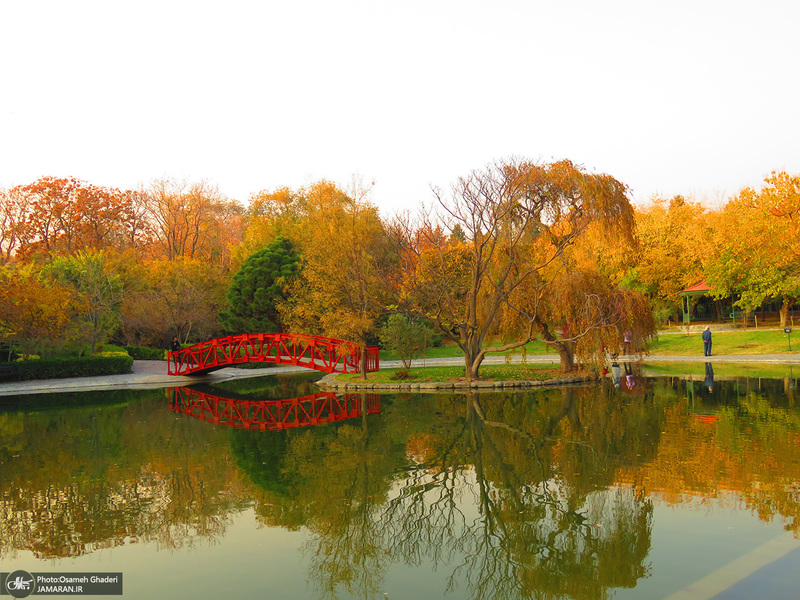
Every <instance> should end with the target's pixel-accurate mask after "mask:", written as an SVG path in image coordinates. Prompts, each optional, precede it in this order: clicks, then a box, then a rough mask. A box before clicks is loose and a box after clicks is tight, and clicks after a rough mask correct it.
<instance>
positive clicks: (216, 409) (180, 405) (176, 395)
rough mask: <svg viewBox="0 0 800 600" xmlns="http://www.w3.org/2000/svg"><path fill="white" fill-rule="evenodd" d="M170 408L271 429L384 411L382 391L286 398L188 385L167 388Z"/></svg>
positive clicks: (243, 426) (218, 422) (216, 422)
mask: <svg viewBox="0 0 800 600" xmlns="http://www.w3.org/2000/svg"><path fill="white" fill-rule="evenodd" d="M167 393H168V395H169V408H170V410H173V411H175V412H179V413H183V414H185V415H189V416H192V417H195V418H197V419H200V420H202V421H208V422H209V423H213V424H214V425H221V426H223V427H235V428H237V429H256V430H266V429H271V430H274V431H279V430H282V429H290V428H293V427H308V426H310V425H324V424H326V423H334V422H336V421H343V420H345V419H354V418H356V417H360V416H362V415H363V414H364V408H366V414H368V415H374V414H378V413H379V412H381V397H380V395H379V394H363V393H344V394H337V393H335V392H319V393H317V394H310V395H308V396H300V397H299V398H288V399H285V400H238V399H234V398H223V397H220V396H215V395H214V394H208V393H206V392H200V391H197V390H194V389H192V388H188V387H174V388H169V389H168V390H167Z"/></svg>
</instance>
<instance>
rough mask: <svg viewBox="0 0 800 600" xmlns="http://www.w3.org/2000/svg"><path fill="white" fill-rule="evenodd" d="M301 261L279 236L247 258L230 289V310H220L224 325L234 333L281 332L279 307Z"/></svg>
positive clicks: (290, 246)
mask: <svg viewBox="0 0 800 600" xmlns="http://www.w3.org/2000/svg"><path fill="white" fill-rule="evenodd" d="M298 261H299V258H298V255H297V252H295V250H294V246H292V243H291V242H290V241H289V240H287V239H286V238H283V237H280V236H279V237H277V238H275V239H274V240H273V241H272V242H270V244H269V245H268V246H267V247H266V248H264V249H263V250H259V251H258V252H256V253H254V254H252V255H251V256H250V257H249V258H248V259H247V260H245V262H244V264H243V265H242V267H241V268H240V269H239V271H238V272H237V273H236V275H234V277H233V282H232V283H231V286H230V287H229V288H228V292H227V300H228V309H227V310H226V311H225V312H222V313H220V322H221V323H222V326H223V328H224V329H225V330H226V331H228V332H232V333H272V332H276V331H281V330H282V329H283V326H282V322H281V319H280V315H279V314H278V308H277V306H278V304H280V303H281V302H284V301H285V300H286V298H287V291H288V287H289V285H290V284H291V282H292V279H293V278H294V277H295V276H296V275H297V270H298Z"/></svg>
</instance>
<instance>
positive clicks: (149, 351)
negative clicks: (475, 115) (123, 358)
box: [125, 346, 167, 360]
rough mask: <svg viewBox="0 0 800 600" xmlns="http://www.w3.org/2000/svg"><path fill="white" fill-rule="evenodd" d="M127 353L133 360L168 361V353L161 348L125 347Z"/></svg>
mask: <svg viewBox="0 0 800 600" xmlns="http://www.w3.org/2000/svg"><path fill="white" fill-rule="evenodd" d="M125 351H126V352H127V353H128V354H129V355H130V356H131V358H133V360H166V358H167V351H166V350H162V349H160V348H145V347H144V346H125Z"/></svg>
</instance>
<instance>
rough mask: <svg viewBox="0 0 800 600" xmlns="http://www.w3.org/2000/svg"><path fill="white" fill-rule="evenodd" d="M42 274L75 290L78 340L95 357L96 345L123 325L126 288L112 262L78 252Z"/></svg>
mask: <svg viewBox="0 0 800 600" xmlns="http://www.w3.org/2000/svg"><path fill="white" fill-rule="evenodd" d="M42 272H43V274H44V275H46V276H49V277H51V278H53V279H54V280H55V281H57V282H58V283H60V284H61V285H64V286H68V287H71V288H73V289H74V290H75V292H76V294H77V295H78V297H79V298H80V300H81V302H80V303H79V305H78V307H77V310H76V314H75V316H74V320H75V321H77V322H79V323H80V327H79V328H78V330H79V331H80V333H79V334H78V335H76V337H79V338H80V339H82V340H84V341H85V342H87V343H88V344H89V347H90V353H91V354H94V353H95V349H96V347H97V344H99V343H102V342H104V341H105V340H107V339H108V338H109V337H110V336H111V335H112V334H113V333H114V332H115V331H116V329H117V328H118V327H119V325H120V317H119V313H120V305H121V302H122V294H123V289H122V280H121V278H120V276H119V275H118V274H117V273H116V272H115V265H114V263H113V261H112V260H110V259H109V257H108V256H107V255H106V254H103V253H101V252H88V251H87V252H78V253H76V254H74V255H72V256H66V257H61V258H56V259H55V260H53V262H51V263H50V264H49V265H47V266H46V267H45V268H44V269H43V271H42Z"/></svg>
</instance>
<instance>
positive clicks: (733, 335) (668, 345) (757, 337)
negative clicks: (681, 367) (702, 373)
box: [649, 329, 800, 356]
mask: <svg viewBox="0 0 800 600" xmlns="http://www.w3.org/2000/svg"><path fill="white" fill-rule="evenodd" d="M792 337H793V338H794V339H793V340H792V351H791V354H797V353H800V335H794V334H792ZM712 342H713V346H712V349H711V353H712V354H716V355H721V354H789V353H790V352H789V336H788V335H786V334H785V333H784V332H783V330H782V329H779V330H773V329H745V330H737V331H714V332H712ZM649 347H650V354H652V355H658V354H666V355H674V356H702V355H703V340H702V339H701V338H700V332H696V333H689V334H685V333H668V334H662V335H659V336H658V339H657V340H654V341H652V342H650V344H649Z"/></svg>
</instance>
